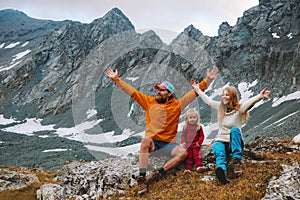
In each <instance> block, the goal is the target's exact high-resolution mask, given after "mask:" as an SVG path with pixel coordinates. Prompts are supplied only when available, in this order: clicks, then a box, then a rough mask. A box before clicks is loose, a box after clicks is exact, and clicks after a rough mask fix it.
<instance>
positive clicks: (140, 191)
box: [137, 176, 148, 196]
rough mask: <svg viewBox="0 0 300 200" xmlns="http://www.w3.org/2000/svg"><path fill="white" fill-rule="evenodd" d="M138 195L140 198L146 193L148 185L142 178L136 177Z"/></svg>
mask: <svg viewBox="0 0 300 200" xmlns="http://www.w3.org/2000/svg"><path fill="white" fill-rule="evenodd" d="M137 183H138V195H139V196H142V195H144V194H146V193H147V192H148V183H147V180H146V178H145V177H144V176H138V177H137Z"/></svg>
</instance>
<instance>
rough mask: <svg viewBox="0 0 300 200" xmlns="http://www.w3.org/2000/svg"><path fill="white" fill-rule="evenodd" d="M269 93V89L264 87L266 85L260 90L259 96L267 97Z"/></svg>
mask: <svg viewBox="0 0 300 200" xmlns="http://www.w3.org/2000/svg"><path fill="white" fill-rule="evenodd" d="M270 94H271V91H270V90H268V88H266V87H265V88H264V89H263V90H262V91H261V92H260V96H261V98H269V97H270Z"/></svg>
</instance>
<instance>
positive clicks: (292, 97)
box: [272, 91, 300, 107]
mask: <svg viewBox="0 0 300 200" xmlns="http://www.w3.org/2000/svg"><path fill="white" fill-rule="evenodd" d="M295 99H300V91H297V92H294V93H291V94H289V95H287V96H283V97H281V98H279V99H278V98H274V99H273V104H272V107H276V106H278V105H280V104H282V103H283V102H285V101H289V100H295Z"/></svg>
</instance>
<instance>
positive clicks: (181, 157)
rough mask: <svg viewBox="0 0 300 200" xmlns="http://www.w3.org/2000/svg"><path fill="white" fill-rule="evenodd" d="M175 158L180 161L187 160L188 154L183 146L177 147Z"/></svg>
mask: <svg viewBox="0 0 300 200" xmlns="http://www.w3.org/2000/svg"><path fill="white" fill-rule="evenodd" d="M174 150H175V156H176V157H178V159H179V160H181V161H183V160H185V159H186V157H187V155H188V152H187V151H186V149H185V148H183V147H182V146H177V147H175V149H174Z"/></svg>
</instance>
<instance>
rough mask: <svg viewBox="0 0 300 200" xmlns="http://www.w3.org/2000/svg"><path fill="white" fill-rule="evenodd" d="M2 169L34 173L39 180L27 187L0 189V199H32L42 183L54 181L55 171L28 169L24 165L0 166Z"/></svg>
mask: <svg viewBox="0 0 300 200" xmlns="http://www.w3.org/2000/svg"><path fill="white" fill-rule="evenodd" d="M2 168H3V169H8V170H10V171H17V172H19V173H23V174H36V176H37V177H38V179H39V181H40V182H38V183H32V184H30V185H28V186H27V187H23V188H21V189H11V190H5V191H0V199H3V200H34V199H36V191H37V190H38V189H39V188H40V187H41V186H42V185H43V184H47V183H56V184H57V182H54V181H53V178H54V177H55V176H56V174H55V173H52V172H47V171H43V170H41V169H28V168H24V167H2Z"/></svg>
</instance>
